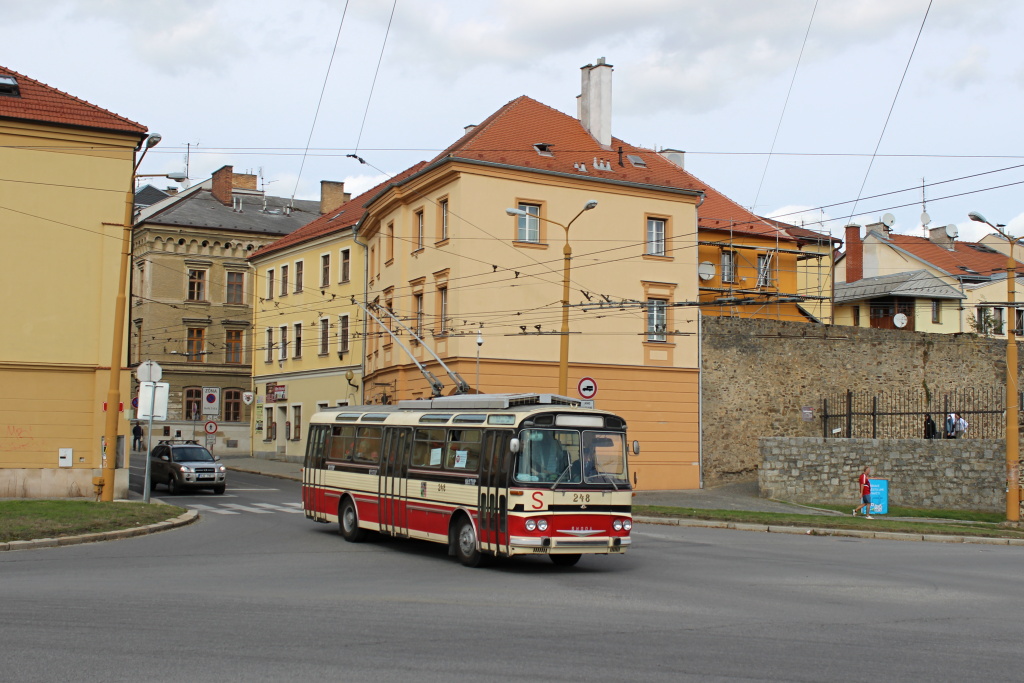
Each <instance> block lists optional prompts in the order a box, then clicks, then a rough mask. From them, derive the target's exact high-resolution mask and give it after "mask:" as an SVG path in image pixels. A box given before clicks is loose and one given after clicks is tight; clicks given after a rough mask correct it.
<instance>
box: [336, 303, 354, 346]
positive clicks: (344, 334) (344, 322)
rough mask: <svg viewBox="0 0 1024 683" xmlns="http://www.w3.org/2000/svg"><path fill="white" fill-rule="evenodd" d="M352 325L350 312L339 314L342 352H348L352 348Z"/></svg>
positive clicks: (339, 343) (339, 340) (339, 336)
mask: <svg viewBox="0 0 1024 683" xmlns="http://www.w3.org/2000/svg"><path fill="white" fill-rule="evenodd" d="M350 329H351V328H350V327H349V318H348V313H345V314H343V315H339V316H338V351H339V352H340V353H348V352H349V351H351V350H352V345H351V343H350V340H349V337H350V334H351V333H350Z"/></svg>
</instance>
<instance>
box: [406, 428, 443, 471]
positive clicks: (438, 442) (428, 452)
mask: <svg viewBox="0 0 1024 683" xmlns="http://www.w3.org/2000/svg"><path fill="white" fill-rule="evenodd" d="M445 431H446V430H445V429H444V428H441V429H417V430H416V440H415V442H414V443H413V449H412V466H413V467H440V466H441V455H442V453H443V452H444V444H445V441H446V439H445Z"/></svg>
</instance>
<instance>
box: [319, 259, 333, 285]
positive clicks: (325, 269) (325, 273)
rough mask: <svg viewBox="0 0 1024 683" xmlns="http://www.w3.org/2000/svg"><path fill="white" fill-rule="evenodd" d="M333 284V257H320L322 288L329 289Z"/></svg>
mask: <svg viewBox="0 0 1024 683" xmlns="http://www.w3.org/2000/svg"><path fill="white" fill-rule="evenodd" d="M330 284H331V255H330V254H324V255H323V256H321V257H320V286H321V287H327V286H328V285H330Z"/></svg>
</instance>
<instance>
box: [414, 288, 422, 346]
mask: <svg viewBox="0 0 1024 683" xmlns="http://www.w3.org/2000/svg"><path fill="white" fill-rule="evenodd" d="M412 302H413V310H414V311H415V315H416V317H415V319H414V320H413V328H412V329H413V332H415V333H416V336H417V337H422V336H423V295H422V294H414V295H413V297H412Z"/></svg>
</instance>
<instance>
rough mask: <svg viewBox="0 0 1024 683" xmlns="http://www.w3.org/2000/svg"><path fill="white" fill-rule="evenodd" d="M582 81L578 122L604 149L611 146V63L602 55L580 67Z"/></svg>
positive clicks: (578, 100)
mask: <svg viewBox="0 0 1024 683" xmlns="http://www.w3.org/2000/svg"><path fill="white" fill-rule="evenodd" d="M580 72H581V75H582V82H581V87H580V96H579V98H578V99H577V112H578V115H579V119H580V123H582V124H583V127H584V128H586V129H587V132H589V133H590V134H591V135H593V136H594V138H595V139H596V140H597V141H598V143H600V145H601V146H602V147H604V148H605V149H611V148H612V65H611V64H605V62H604V57H601V58H599V59H598V60H597V64H587V65H586V66H584V67H582V68H581V69H580Z"/></svg>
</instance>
